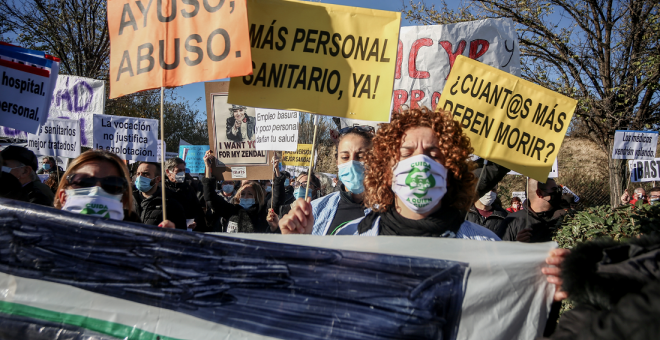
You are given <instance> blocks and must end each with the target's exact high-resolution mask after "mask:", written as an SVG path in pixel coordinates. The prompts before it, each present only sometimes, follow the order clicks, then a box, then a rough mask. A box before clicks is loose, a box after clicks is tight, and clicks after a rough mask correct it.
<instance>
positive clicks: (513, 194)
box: [511, 191, 527, 202]
mask: <svg viewBox="0 0 660 340" xmlns="http://www.w3.org/2000/svg"><path fill="white" fill-rule="evenodd" d="M511 197H518V198H520V201H521V202H524V201H525V199H526V198H527V195H526V194H525V192H524V191H513V192H511Z"/></svg>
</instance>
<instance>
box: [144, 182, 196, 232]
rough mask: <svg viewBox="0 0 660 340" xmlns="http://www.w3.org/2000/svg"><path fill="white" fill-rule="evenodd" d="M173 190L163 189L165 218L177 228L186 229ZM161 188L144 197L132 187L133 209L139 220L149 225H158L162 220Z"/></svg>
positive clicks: (181, 209) (183, 215)
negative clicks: (165, 207) (165, 209)
mask: <svg viewBox="0 0 660 340" xmlns="http://www.w3.org/2000/svg"><path fill="white" fill-rule="evenodd" d="M174 195H175V194H174V192H172V191H171V190H169V189H167V188H166V189H165V197H166V200H165V203H166V204H167V219H168V220H169V221H172V223H174V225H175V226H176V228H177V229H182V230H186V229H187V225H186V216H185V213H184V211H183V207H182V206H181V204H179V201H178V200H176V199H174V198H173V197H174ZM162 197H163V196H162V194H161V188H160V187H159V188H158V190H156V192H155V193H154V194H153V195H152V196H150V197H144V196H143V195H142V193H141V192H140V191H138V190H137V189H135V188H133V210H135V213H136V214H137V215H138V216H139V218H140V222H142V223H144V224H149V225H159V224H160V222H163V199H162Z"/></svg>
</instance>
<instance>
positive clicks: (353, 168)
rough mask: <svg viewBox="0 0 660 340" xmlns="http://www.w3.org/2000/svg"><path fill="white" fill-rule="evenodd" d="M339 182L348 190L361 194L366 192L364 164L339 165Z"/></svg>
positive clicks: (353, 162)
mask: <svg viewBox="0 0 660 340" xmlns="http://www.w3.org/2000/svg"><path fill="white" fill-rule="evenodd" d="M337 168H338V169H339V180H340V181H341V182H342V183H344V186H345V187H346V190H348V191H350V192H352V193H354V194H361V193H363V192H364V164H363V163H361V162H356V161H350V162H348V163H344V164H341V165H338V166H337Z"/></svg>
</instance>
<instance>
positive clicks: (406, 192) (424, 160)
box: [392, 155, 447, 214]
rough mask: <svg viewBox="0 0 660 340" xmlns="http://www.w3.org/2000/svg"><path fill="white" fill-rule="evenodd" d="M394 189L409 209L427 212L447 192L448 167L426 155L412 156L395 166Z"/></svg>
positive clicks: (421, 212)
mask: <svg viewBox="0 0 660 340" xmlns="http://www.w3.org/2000/svg"><path fill="white" fill-rule="evenodd" d="M392 191H394V194H396V195H397V197H399V199H401V200H402V201H403V203H404V204H405V205H406V207H408V209H410V210H412V211H414V212H416V213H420V214H423V213H427V212H429V211H431V210H432V209H433V208H435V206H437V205H438V203H439V202H440V200H441V199H442V197H444V196H445V194H446V193H447V169H446V168H445V167H444V166H443V165H442V164H440V163H438V162H436V161H434V160H433V159H432V158H430V157H428V156H426V155H417V156H413V157H410V158H408V159H406V160H403V161H401V162H399V164H397V165H396V167H395V168H394V170H393V178H392Z"/></svg>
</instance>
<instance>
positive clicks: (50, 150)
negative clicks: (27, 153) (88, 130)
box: [27, 118, 80, 158]
mask: <svg viewBox="0 0 660 340" xmlns="http://www.w3.org/2000/svg"><path fill="white" fill-rule="evenodd" d="M27 148H28V149H29V150H31V151H32V152H34V154H35V155H46V156H62V157H66V158H76V157H78V155H80V124H79V123H78V121H77V120H70V119H56V118H51V119H48V120H46V122H45V123H44V124H43V125H41V126H40V127H39V129H38V131H37V134H32V133H29V134H28V146H27Z"/></svg>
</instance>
